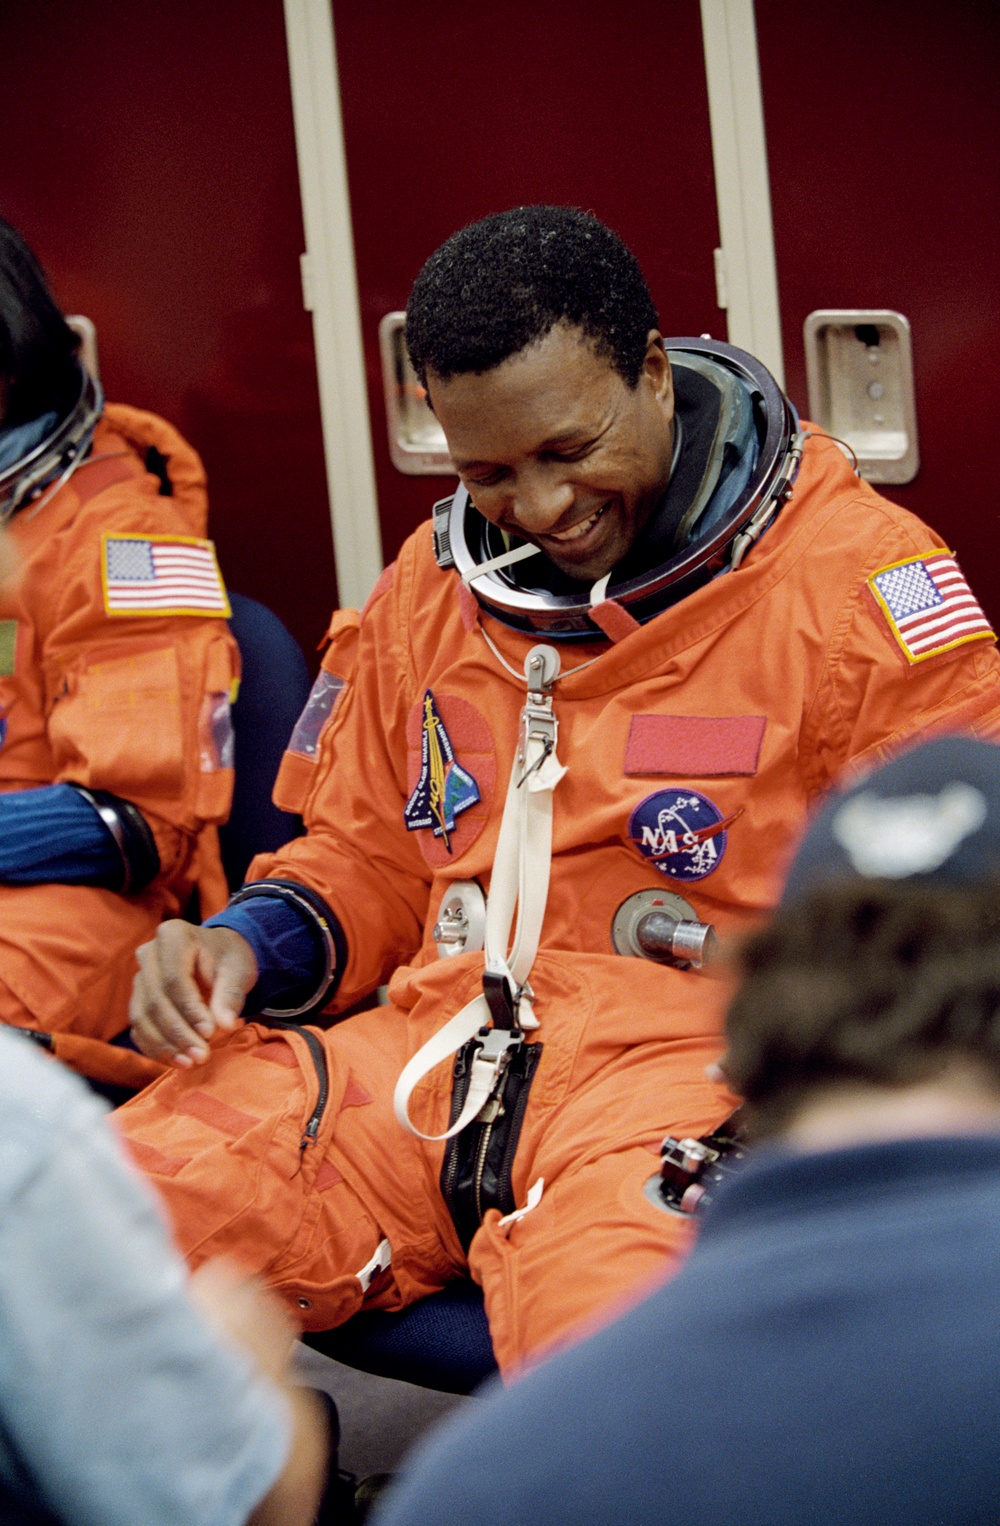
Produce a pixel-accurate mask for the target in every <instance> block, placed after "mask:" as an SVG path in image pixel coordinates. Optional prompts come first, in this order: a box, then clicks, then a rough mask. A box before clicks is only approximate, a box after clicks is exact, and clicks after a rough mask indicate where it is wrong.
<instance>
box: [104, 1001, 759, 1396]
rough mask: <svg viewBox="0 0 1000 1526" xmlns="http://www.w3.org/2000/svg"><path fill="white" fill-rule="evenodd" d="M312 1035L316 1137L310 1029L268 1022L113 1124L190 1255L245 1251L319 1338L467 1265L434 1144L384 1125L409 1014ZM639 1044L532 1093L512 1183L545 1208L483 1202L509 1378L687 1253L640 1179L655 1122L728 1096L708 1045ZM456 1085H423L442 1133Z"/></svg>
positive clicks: (714, 1048) (688, 1124)
mask: <svg viewBox="0 0 1000 1526" xmlns="http://www.w3.org/2000/svg"><path fill="white" fill-rule="evenodd" d="M310 1031H311V1032H313V1033H315V1034H316V1037H317V1038H318V1039H319V1040H320V1041H321V1042H322V1045H323V1049H324V1053H325V1055H326V1058H327V1063H328V1070H329V1096H328V1099H327V1102H326V1106H325V1109H324V1112H323V1117H322V1121H321V1123H320V1127H319V1130H318V1133H317V1135H316V1140H315V1143H310V1144H307V1145H305V1146H304V1147H303V1145H302V1140H303V1136H304V1132H305V1129H306V1125H307V1123H308V1121H309V1119H310V1118H311V1117H312V1116H313V1114H314V1112H315V1109H316V1105H317V1099H318V1094H319V1092H318V1079H317V1076H316V1072H315V1069H314V1068H313V1065H312V1061H311V1058H310V1055H309V1052H308V1048H307V1045H306V1041H305V1039H304V1038H303V1036H302V1035H301V1034H298V1033H295V1034H291V1035H288V1034H286V1033H285V1032H284V1031H283V1030H276V1029H268V1028H265V1027H264V1026H263V1025H260V1024H249V1025H248V1026H247V1027H246V1028H243V1029H241V1030H240V1031H239V1032H238V1033H236V1034H235V1035H233V1036H232V1037H231V1038H229V1039H228V1040H226V1041H225V1042H224V1043H223V1044H221V1045H220V1046H219V1047H217V1048H216V1049H215V1050H213V1053H212V1056H211V1058H210V1060H209V1061H208V1063H207V1064H206V1065H204V1066H201V1067H199V1068H198V1069H197V1070H195V1071H191V1072H186V1073H179V1072H171V1073H170V1074H169V1075H167V1076H165V1077H164V1078H163V1079H162V1080H160V1081H158V1082H157V1083H156V1084H155V1085H153V1086H152V1087H150V1088H148V1089H147V1091H146V1092H144V1093H143V1094H142V1095H141V1096H140V1097H138V1098H136V1099H135V1100H134V1101H133V1102H131V1103H129V1104H128V1105H127V1106H126V1107H124V1108H122V1109H120V1110H119V1111H118V1113H117V1114H116V1115H115V1117H116V1122H117V1125H118V1127H119V1129H120V1130H121V1132H122V1134H123V1135H124V1137H125V1138H126V1141H127V1142H128V1144H129V1145H130V1146H131V1148H132V1150H133V1153H134V1155H135V1158H136V1159H137V1161H138V1162H139V1164H140V1165H141V1166H142V1167H143V1169H144V1170H145V1171H146V1172H147V1174H148V1175H149V1176H150V1177H151V1178H152V1180H153V1182H154V1183H155V1185H156V1186H157V1187H158V1189H159V1191H160V1192H161V1194H162V1196H163V1198H164V1200H165V1203H166V1206H167V1209H168V1211H169V1213H170V1215H171V1217H172V1220H173V1223H174V1228H175V1235H176V1238H177V1240H178V1243H179V1245H180V1247H181V1250H182V1251H183V1252H184V1254H185V1255H186V1256H187V1257H188V1259H189V1260H190V1261H191V1262H192V1263H193V1264H198V1263H199V1262H200V1261H202V1260H204V1259H206V1258H207V1257H208V1256H210V1255H215V1254H220V1253H224V1254H228V1255H232V1256H235V1257H237V1258H238V1259H239V1260H240V1261H241V1262H243V1263H244V1264H245V1265H247V1266H248V1268H250V1269H252V1270H254V1271H257V1272H259V1273H261V1274H262V1275H263V1276H265V1277H266V1278H267V1280H268V1281H269V1282H270V1283H271V1284H272V1285H273V1286H274V1287H275V1288H276V1289H278V1290H279V1291H280V1292H283V1293H284V1294H285V1296H286V1298H287V1299H288V1302H289V1305H290V1306H291V1307H292V1308H293V1310H295V1312H296V1313H297V1315H298V1317H299V1319H300V1321H301V1323H302V1324H303V1326H304V1327H305V1328H307V1329H313V1330H322V1329H328V1328H331V1327H332V1326H334V1325H336V1324H339V1323H341V1322H342V1321H343V1320H345V1319H347V1318H349V1317H350V1316H351V1315H352V1314H353V1313H355V1312H356V1311H357V1310H358V1309H359V1308H360V1307H361V1306H362V1303H364V1304H365V1305H366V1306H367V1307H379V1308H387V1309H397V1308H400V1307H402V1306H403V1305H404V1304H407V1303H410V1302H412V1301H413V1300H414V1299H416V1298H420V1297H423V1296H425V1295H426V1294H427V1293H430V1292H433V1291H435V1289H437V1288H440V1287H442V1286H443V1285H444V1284H445V1283H447V1282H448V1281H450V1280H451V1279H453V1278H455V1277H457V1276H461V1275H463V1274H464V1272H465V1269H466V1263H465V1258H464V1256H463V1254H462V1251H461V1248H460V1246H459V1243H458V1240H457V1237H456V1235H455V1232H454V1229H453V1226H452V1224H451V1220H450V1218H449V1216H448V1213H447V1210H446V1209H445V1206H444V1203H443V1200H442V1198H441V1195H440V1191H439V1188H438V1177H439V1173H440V1168H441V1157H442V1151H443V1147H442V1146H441V1145H440V1144H433V1145H431V1144H424V1143H423V1142H421V1141H419V1140H417V1139H414V1138H413V1137H412V1136H410V1135H407V1134H404V1133H403V1131H402V1130H401V1129H400V1128H399V1126H398V1124H397V1123H396V1121H395V1118H394V1117H393V1113H392V1104H391V1097H392V1091H393V1087H394V1085H395V1081H396V1078H397V1076H398V1074H399V1072H400V1070H401V1069H402V1066H403V1063H404V1061H405V1058H406V1043H407V1033H406V1026H405V1023H404V1022H403V1021H402V1020H401V1014H400V1013H399V1012H397V1011H396V1010H395V1009H393V1008H391V1007H383V1008H379V1009H377V1010H375V1011H373V1012H367V1013H362V1014H360V1015H358V1016H356V1017H353V1018H351V1019H349V1020H348V1021H347V1022H345V1023H343V1024H342V1025H340V1026H339V1027H337V1028H334V1029H333V1030H331V1031H330V1032H327V1033H323V1034H320V1033H318V1032H317V1030H310ZM639 1048H640V1049H641V1051H642V1053H641V1055H631V1056H626V1057H623V1058H621V1059H620V1060H619V1061H618V1062H617V1063H614V1064H609V1065H607V1066H604V1067H602V1068H600V1069H599V1070H598V1071H597V1072H596V1073H595V1074H594V1075H593V1076H592V1078H591V1080H590V1081H589V1083H588V1084H587V1085H585V1086H583V1087H581V1088H580V1089H579V1090H577V1091H575V1092H572V1093H570V1094H568V1095H564V1096H562V1097H561V1099H560V1100H559V1101H558V1103H556V1104H554V1105H553V1103H552V1101H551V1093H550V1094H546V1092H545V1090H544V1088H539V1093H538V1103H539V1105H538V1106H535V1105H534V1099H533V1102H532V1105H530V1106H529V1109H528V1115H527V1117H526V1119H525V1124H524V1129H523V1131H522V1136H521V1144H520V1146H519V1149H518V1153H517V1160H516V1168H515V1173H514V1185H515V1193H516V1196H517V1201H518V1202H519V1203H523V1202H524V1201H525V1199H526V1197H527V1192H528V1188H529V1187H530V1185H531V1184H532V1183H533V1182H534V1181H535V1180H536V1179H537V1178H538V1177H539V1176H541V1177H543V1178H544V1180H545V1189H544V1192H543V1195H542V1199H541V1202H540V1204H539V1205H538V1207H537V1208H535V1209H534V1210H533V1211H532V1212H530V1213H529V1214H527V1215H526V1216H525V1217H524V1218H523V1219H522V1220H521V1221H520V1222H518V1223H515V1224H514V1225H513V1226H512V1227H510V1228H509V1229H507V1230H501V1229H499V1228H498V1227H497V1224H496V1220H497V1219H498V1217H499V1215H497V1214H496V1213H495V1212H494V1213H492V1214H491V1215H490V1216H489V1222H488V1223H487V1225H486V1226H485V1227H484V1229H483V1230H481V1231H480V1232H479V1234H478V1235H477V1236H476V1238H475V1240H474V1241H473V1244H472V1248H471V1254H470V1257H469V1266H470V1268H471V1271H472V1274H473V1276H474V1277H475V1278H476V1280H477V1281H479V1282H481V1283H482V1285H483V1288H484V1291H485V1295H486V1306H487V1312H488V1315H489V1318H490V1326H491V1330H492V1332H493V1339H494V1345H495V1348H496V1351H497V1357H498V1360H499V1362H500V1365H501V1367H502V1368H503V1370H504V1371H506V1372H508V1373H510V1372H514V1371H516V1370H517V1368H518V1367H519V1366H521V1365H522V1364H523V1363H524V1362H525V1361H527V1360H530V1359H532V1358H533V1357H535V1356H538V1355H540V1354H541V1353H542V1352H544V1351H545V1350H546V1349H547V1348H548V1347H550V1346H552V1345H553V1344H554V1343H558V1342H560V1341H564V1340H566V1339H569V1338H572V1337H574V1336H579V1335H580V1334H582V1333H583V1332H584V1331H585V1330H586V1329H587V1328H588V1327H590V1326H591V1325H593V1324H596V1323H600V1322H603V1321H605V1320H606V1319H607V1318H608V1317H609V1315H610V1314H612V1313H613V1312H616V1311H617V1310H618V1309H620V1308H621V1307H623V1306H624V1305H625V1304H626V1303H627V1302H629V1301H631V1300H633V1299H634V1298H636V1297H637V1296H640V1294H641V1293H642V1292H644V1291H645V1290H646V1289H647V1288H648V1287H649V1286H650V1285H651V1284H652V1283H654V1282H655V1281H657V1280H660V1279H662V1277H663V1276H664V1275H667V1274H668V1273H669V1270H670V1268H671V1266H673V1265H676V1263H677V1260H678V1258H679V1257H680V1256H681V1255H682V1254H683V1252H684V1250H685V1249H686V1246H687V1244H688V1238H689V1234H690V1226H689V1224H688V1223H687V1221H685V1220H682V1219H679V1218H676V1217H673V1216H671V1215H669V1214H667V1213H665V1212H664V1211H662V1210H661V1209H658V1208H656V1207H654V1206H653V1205H652V1204H651V1203H650V1202H649V1200H648V1199H647V1198H646V1197H645V1196H644V1194H643V1190H642V1189H643V1186H644V1184H645V1183H646V1182H647V1181H648V1179H649V1178H650V1177H651V1176H652V1175H653V1174H654V1173H655V1171H656V1169H657V1151H658V1146H659V1142H660V1139H661V1138H662V1136H663V1134H664V1133H666V1132H669V1131H673V1130H678V1131H681V1132H685V1133H700V1132H706V1131H707V1130H709V1129H710V1128H712V1127H714V1126H715V1125H716V1124H718V1123H719V1122H721V1120H722V1119H723V1118H724V1117H725V1116H726V1115H727V1113H728V1112H729V1111H730V1109H731V1106H732V1102H731V1099H729V1098H728V1096H727V1095H726V1094H725V1093H724V1092H722V1090H721V1089H720V1088H719V1087H718V1086H716V1085H714V1084H713V1083H710V1082H709V1081H708V1080H707V1079H706V1078H705V1074H704V1067H705V1065H706V1064H707V1063H708V1061H709V1060H710V1059H712V1058H714V1057H715V1056H716V1055H717V1053H718V1041H717V1040H714V1039H711V1038H707V1037H706V1038H704V1039H698V1040H693V1039H692V1040H681V1041H674V1042H672V1043H668V1042H664V1043H661V1044H657V1045H643V1046H639ZM544 1063H545V1062H544V1059H543V1065H544ZM442 1070H445V1071H446V1070H447V1067H442ZM539 1074H540V1075H541V1071H540V1072H539ZM449 1090H450V1083H449V1080H448V1078H447V1076H444V1077H441V1078H439V1079H438V1080H437V1082H436V1084H435V1085H433V1086H432V1087H431V1088H429V1090H428V1092H427V1093H425V1100H424V1103H423V1104H422V1105H421V1109H420V1111H421V1114H422V1116H421V1122H422V1124H423V1126H424V1127H425V1129H426V1130H427V1131H428V1132H430V1131H431V1129H432V1128H433V1129H434V1131H438V1130H440V1129H441V1128H443V1127H444V1122H445V1118H446V1114H447V1107H448V1100H449ZM547 1096H548V1100H547ZM383 1237H385V1238H386V1239H388V1241H389V1243H390V1245H391V1247H392V1264H391V1268H390V1270H389V1272H388V1273H386V1274H384V1275H383V1276H381V1277H380V1278H378V1279H377V1280H376V1281H375V1282H374V1283H373V1284H372V1285H371V1287H370V1289H369V1290H368V1291H367V1293H366V1292H365V1290H364V1289H363V1288H362V1286H361V1284H360V1282H359V1281H358V1278H357V1275H356V1274H357V1273H358V1272H359V1271H360V1270H361V1269H362V1268H363V1267H364V1266H366V1264H367V1263H368V1262H369V1260H370V1258H371V1257H372V1255H373V1253H374V1251H375V1248H376V1246H377V1245H378V1244H379V1242H380V1241H381V1240H382V1238H383Z"/></svg>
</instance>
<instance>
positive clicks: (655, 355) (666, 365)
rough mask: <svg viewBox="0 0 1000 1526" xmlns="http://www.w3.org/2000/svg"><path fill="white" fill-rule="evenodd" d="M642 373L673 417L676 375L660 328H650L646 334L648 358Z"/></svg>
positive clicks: (657, 398)
mask: <svg viewBox="0 0 1000 1526" xmlns="http://www.w3.org/2000/svg"><path fill="white" fill-rule="evenodd" d="M641 374H642V376H643V377H647V378H648V379H649V382H650V385H651V386H652V388H653V395H654V397H655V398H656V400H657V402H658V403H659V404H660V406H661V407H663V408H664V409H666V410H667V411H668V412H669V414H670V416H671V417H673V412H674V376H673V371H672V370H671V367H670V361H669V360H668V359H667V349H666V345H665V344H664V343H663V335H662V334H661V333H660V331H659V329H650V331H649V333H648V334H647V335H646V358H645V359H644V361H643V363H642V373H641Z"/></svg>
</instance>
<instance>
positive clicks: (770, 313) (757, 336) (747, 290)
mask: <svg viewBox="0 0 1000 1526" xmlns="http://www.w3.org/2000/svg"><path fill="white" fill-rule="evenodd" d="M701 30H702V37H703V40H704V46H705V73H706V76H707V79H708V109H709V115H710V118H711V124H712V158H713V161H714V164H715V194H716V200H717V202H718V207H719V233H720V236H721V239H722V248H721V249H720V250H716V281H717V286H718V291H719V306H720V307H724V308H725V309H726V324H727V329H728V335H729V341H730V343H731V344H736V345H739V347H740V348H741V349H743V350H749V351H750V353H751V354H752V355H756V356H757V358H758V359H759V360H762V361H763V362H764V364H765V365H766V366H767V368H768V370H769V371H770V372H771V374H772V375H773V376H774V378H775V380H776V381H777V382H778V384H779V386H784V377H785V367H784V359H783V355H782V347H781V309H780V306H779V303H778V272H777V267H776V265H775V259H774V228H773V224H772V221H771V191H770V183H769V180H768V173H767V145H766V141H765V134H764V106H763V101H762V99H761V89H760V65H759V62H758V55H757V29H756V26H755V24H754V12H753V0H701Z"/></svg>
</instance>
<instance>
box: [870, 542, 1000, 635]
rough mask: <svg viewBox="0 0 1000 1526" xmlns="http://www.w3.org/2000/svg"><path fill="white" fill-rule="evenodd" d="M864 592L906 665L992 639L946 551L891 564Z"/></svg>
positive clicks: (990, 628)
mask: <svg viewBox="0 0 1000 1526" xmlns="http://www.w3.org/2000/svg"><path fill="white" fill-rule="evenodd" d="M868 586H869V588H870V589H871V591H872V593H873V594H874V595H875V598H876V600H877V601H878V604H879V606H880V607H881V610H882V613H883V614H884V615H885V618H886V621H887V622H888V625H889V629H890V630H891V631H892V634H893V635H894V636H895V638H896V640H897V641H898V642H899V645H900V646H901V647H902V649H903V654H904V656H905V657H906V660H907V662H924V661H925V660H926V658H928V657H936V656H937V655H938V653H939V652H947V651H949V650H950V649H951V648H952V647H955V646H962V645H963V644H964V643H965V642H967V641H984V640H986V641H995V640H996V636H995V635H994V633H993V629H992V627H991V625H990V622H989V621H988V620H987V618H986V616H985V615H984V614H983V611H982V610H981V609H980V607H979V603H978V601H977V599H976V596H975V594H974V593H973V592H972V589H971V588H970V587H969V585H968V583H967V582H966V581H965V578H964V577H963V576H962V572H961V568H960V567H959V565H958V563H957V562H956V560H955V557H954V555H953V553H952V552H950V551H933V552H930V553H929V554H927V555H925V556H911V557H908V558H907V559H906V561H904V562H892V563H891V564H890V565H889V566H888V567H883V568H882V569H881V571H879V572H873V573H872V575H871V577H870V578H869V579H868Z"/></svg>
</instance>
